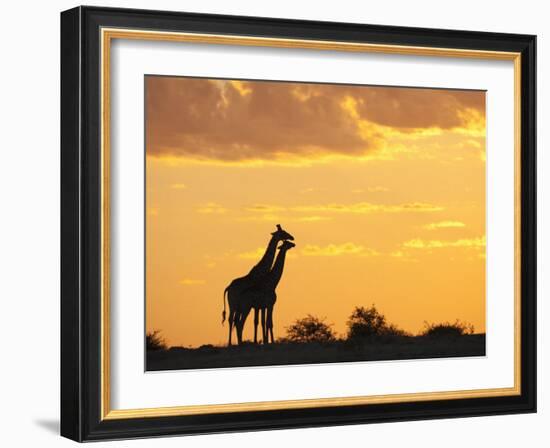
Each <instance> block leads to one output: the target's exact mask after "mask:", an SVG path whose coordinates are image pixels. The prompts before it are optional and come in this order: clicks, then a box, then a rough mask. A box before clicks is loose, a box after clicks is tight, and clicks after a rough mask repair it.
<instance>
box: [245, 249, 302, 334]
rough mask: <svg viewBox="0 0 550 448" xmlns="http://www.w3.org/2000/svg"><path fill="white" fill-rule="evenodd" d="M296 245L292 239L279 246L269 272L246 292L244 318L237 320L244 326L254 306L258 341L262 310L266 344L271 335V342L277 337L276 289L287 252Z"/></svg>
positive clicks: (263, 332)
mask: <svg viewBox="0 0 550 448" xmlns="http://www.w3.org/2000/svg"><path fill="white" fill-rule="evenodd" d="M295 246H296V244H294V243H292V242H290V241H286V240H285V241H283V244H281V246H280V247H279V254H278V255H277V258H276V259H275V263H274V264H273V268H271V271H270V272H269V274H267V275H266V276H265V277H264V278H263V279H262V280H260V281H259V282H258V283H257V284H256V285H255V286H253V287H252V288H250V289H248V290H246V291H245V292H244V297H245V299H244V300H243V302H245V303H247V304H248V306H247V308H246V309H245V310H244V311H243V313H242V319H241V320H240V321H239V322H237V324H236V325H237V328H239V327H240V328H242V327H243V326H244V322H245V321H246V318H247V317H248V314H249V313H250V310H251V309H252V308H254V342H257V332H258V313H259V312H261V318H262V337H263V342H264V344H267V343H269V336H271V342H272V343H273V342H275V338H274V337H273V307H274V306H275V302H276V301H277V294H276V292H275V291H276V289H277V285H278V284H279V282H280V281H281V277H282V275H283V270H284V267H285V258H286V253H287V251H288V250H290V249H292V248H293V247H295ZM266 313H267V318H266Z"/></svg>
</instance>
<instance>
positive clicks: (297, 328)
mask: <svg viewBox="0 0 550 448" xmlns="http://www.w3.org/2000/svg"><path fill="white" fill-rule="evenodd" d="M286 333H287V336H286V338H284V340H285V342H286V341H288V342H331V341H334V340H335V339H336V337H335V335H334V332H333V331H332V325H331V324H326V323H325V322H324V319H319V318H318V317H315V316H312V315H311V314H308V315H307V316H306V317H304V318H302V319H298V320H297V321H295V322H294V323H293V324H292V325H291V326H290V327H286Z"/></svg>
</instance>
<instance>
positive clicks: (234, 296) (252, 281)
mask: <svg viewBox="0 0 550 448" xmlns="http://www.w3.org/2000/svg"><path fill="white" fill-rule="evenodd" d="M293 239H294V237H293V236H292V235H291V234H290V233H288V232H286V231H284V230H283V229H282V228H281V226H280V225H279V224H277V230H276V231H275V232H273V233H272V234H271V239H270V240H269V243H268V245H267V248H266V250H265V253H264V255H263V257H262V258H261V260H260V261H259V262H258V264H256V266H254V267H253V268H252V269H251V270H250V272H249V273H248V274H247V275H245V276H244V277H240V278H236V279H235V280H233V281H232V282H231V283H230V284H229V286H228V287H227V288H225V290H224V295H223V297H224V300H223V312H222V324H223V323H224V321H225V315H226V313H225V295H226V294H227V304H228V305H229V319H228V321H229V341H228V345H231V333H232V330H233V324H235V328H236V330H237V341H238V343H239V344H240V343H241V342H242V330H243V327H244V320H242V319H241V314H242V312H243V311H244V310H246V309H247V308H248V305H247V304H245V303H244V302H243V292H244V291H246V290H247V289H250V288H252V287H253V286H255V285H256V283H257V282H258V281H260V280H261V279H262V278H263V277H264V276H265V275H267V274H269V272H270V270H271V265H272V264H273V259H274V258H275V252H276V249H277V244H278V243H279V241H285V240H293ZM241 320H242V325H239V326H237V325H236V323H237V322H240V321H241Z"/></svg>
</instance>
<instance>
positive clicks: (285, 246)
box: [279, 240, 296, 251]
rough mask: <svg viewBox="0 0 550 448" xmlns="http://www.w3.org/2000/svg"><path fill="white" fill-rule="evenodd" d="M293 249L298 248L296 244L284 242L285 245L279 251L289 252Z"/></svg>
mask: <svg viewBox="0 0 550 448" xmlns="http://www.w3.org/2000/svg"><path fill="white" fill-rule="evenodd" d="M293 247H296V244H294V243H293V242H292V241H288V240H284V241H283V244H281V245H280V246H279V250H284V251H287V250H290V249H292V248H293Z"/></svg>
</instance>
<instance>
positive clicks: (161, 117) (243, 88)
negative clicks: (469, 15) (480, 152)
mask: <svg viewBox="0 0 550 448" xmlns="http://www.w3.org/2000/svg"><path fill="white" fill-rule="evenodd" d="M146 83H147V84H146V87H147V88H146V115H147V123H146V126H147V152H148V154H149V155H172V156H184V157H187V158H196V159H206V160H209V159H210V160H211V159H216V160H225V161H240V160H256V159H260V160H273V159H277V158H279V157H281V156H282V155H284V154H287V155H288V154H291V155H295V156H307V155H314V154H315V155H319V154H344V155H354V154H367V153H368V152H369V151H373V150H375V149H376V148H377V146H378V145H379V143H380V141H381V139H382V134H381V133H379V131H375V130H374V129H373V127H372V126H371V127H368V128H366V129H365V127H364V126H363V127H361V123H360V121H359V120H358V118H360V119H362V120H367V121H369V122H371V123H375V124H380V125H385V126H392V127H397V128H402V129H412V128H422V127H440V128H443V129H448V128H453V127H457V126H462V125H464V124H465V123H464V117H463V115H461V113H460V111H461V110H464V109H466V108H472V109H475V110H478V111H481V112H482V111H483V110H484V94H483V93H480V92H458V91H448V90H447V91H442V90H430V89H406V88H384V87H363V86H346V85H327V84H299V83H283V82H258V81H256V82H239V83H233V82H223V81H212V80H206V79H197V78H176V77H151V76H150V77H147V79H146ZM349 97H351V98H353V100H354V104H355V111H356V113H355V114H352V113H350V112H349V111H346V110H345V109H344V108H343V106H342V104H343V102H344V101H345V100H346V98H349ZM354 115H355V116H354Z"/></svg>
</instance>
